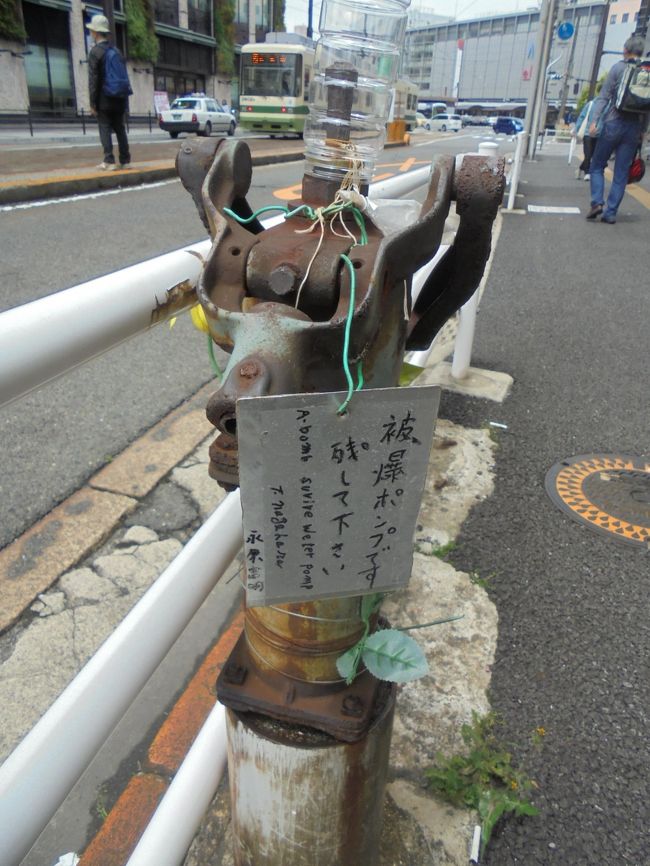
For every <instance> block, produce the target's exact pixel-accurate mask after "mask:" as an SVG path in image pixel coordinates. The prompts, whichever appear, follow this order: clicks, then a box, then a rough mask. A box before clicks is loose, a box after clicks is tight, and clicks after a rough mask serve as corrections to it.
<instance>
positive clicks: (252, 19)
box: [248, 0, 257, 42]
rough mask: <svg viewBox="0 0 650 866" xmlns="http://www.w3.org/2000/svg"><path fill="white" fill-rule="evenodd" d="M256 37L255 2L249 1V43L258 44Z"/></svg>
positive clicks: (253, 0)
mask: <svg viewBox="0 0 650 866" xmlns="http://www.w3.org/2000/svg"><path fill="white" fill-rule="evenodd" d="M255 36H256V33H255V0H248V41H249V42H257V39H256V38H255Z"/></svg>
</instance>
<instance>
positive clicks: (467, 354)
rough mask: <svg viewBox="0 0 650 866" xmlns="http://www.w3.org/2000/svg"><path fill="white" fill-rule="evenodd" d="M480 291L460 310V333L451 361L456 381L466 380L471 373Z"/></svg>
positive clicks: (452, 372)
mask: <svg viewBox="0 0 650 866" xmlns="http://www.w3.org/2000/svg"><path fill="white" fill-rule="evenodd" d="M478 297H479V290H478V289H477V290H476V291H475V292H474V294H473V295H472V297H471V298H470V299H469V301H466V302H465V303H464V304H463V306H462V307H461V308H460V316H459V319H458V333H457V334H456V342H455V343H454V357H453V358H452V361H451V375H452V377H453V378H454V379H464V378H465V377H466V376H467V373H468V372H469V365H470V362H471V360H472V346H473V345H474V330H475V328H476V313H477V312H478Z"/></svg>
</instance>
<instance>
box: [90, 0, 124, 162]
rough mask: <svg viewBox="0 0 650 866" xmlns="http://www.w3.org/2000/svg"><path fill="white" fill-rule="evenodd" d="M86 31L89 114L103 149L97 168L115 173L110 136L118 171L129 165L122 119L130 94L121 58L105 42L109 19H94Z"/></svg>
mask: <svg viewBox="0 0 650 866" xmlns="http://www.w3.org/2000/svg"><path fill="white" fill-rule="evenodd" d="M86 27H87V28H88V30H89V31H90V36H91V38H92V40H93V42H94V43H95V44H94V45H93V47H92V48H91V49H90V52H89V54H88V89H89V91H90V113H91V114H92V115H93V116H96V117H97V124H98V126H99V139H100V141H101V143H102V147H103V148H104V160H103V162H101V163H100V164H99V165H98V166H97V167H98V168H100V169H101V170H102V171H115V169H116V168H117V166H116V165H115V157H114V156H113V133H115V138H116V139H117V147H118V151H119V159H120V166H119V167H120V168H124V166H126V165H128V164H129V163H130V162H131V154H130V152H129V140H128V138H127V134H126V127H125V125H124V116H125V114H126V111H127V109H128V105H129V94H131V93H132V92H133V91H132V90H131V86H130V84H129V80H128V76H127V75H126V68H125V67H124V61H123V60H122V55H121V54H120V53H119V51H118V50H117V48H114V47H113V46H112V45H111V44H110V42H109V41H108V34H109V33H110V27H109V24H108V18H106V16H104V15H93V17H92V19H91V21H90V24H87V25H86ZM116 55H117V56H116ZM107 58H110V63H111V67H110V70H107ZM120 77H121V78H122V83H121V84H120V83H119V79H120ZM124 79H125V80H124ZM116 82H118V83H117V84H116Z"/></svg>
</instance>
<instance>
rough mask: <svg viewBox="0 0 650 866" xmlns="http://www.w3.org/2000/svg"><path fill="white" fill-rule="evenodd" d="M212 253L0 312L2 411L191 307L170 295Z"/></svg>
mask: <svg viewBox="0 0 650 866" xmlns="http://www.w3.org/2000/svg"><path fill="white" fill-rule="evenodd" d="M430 173H431V169H430V167H426V168H421V169H417V170H416V171H412V172H407V173H405V174H402V175H398V176H396V177H393V178H390V179H388V180H384V181H381V182H380V183H376V184H372V185H371V187H370V195H371V196H372V197H373V198H399V197H400V196H403V195H406V194H407V193H409V192H412V191H413V190H415V189H417V188H418V187H420V186H423V185H424V184H425V183H427V181H428V178H429V175H430ZM281 221H282V217H275V218H271V219H268V220H264V221H263V225H264V226H265V227H266V228H268V227H269V226H271V225H274V224H276V223H278V222H281ZM209 249H210V241H209V240H205V241H200V242H199V243H196V244H192V245H191V246H188V247H184V248H183V249H180V250H176V251H174V252H172V253H166V254H165V255H162V256H158V257H157V258H154V259H149V260H148V261H145V262H140V263H139V264H137V265H132V266H131V267H128V268H124V269H122V270H120V271H115V272H114V273H111V274H107V275H106V276H104V277H98V278H97V279H95V280H89V281H88V282H86V283H81V284H80V285H78V286H73V287H72V288H69V289H64V290H63V291H60V292H55V293H54V294H52V295H48V296H47V297H45V298H39V299H38V300H36V301H31V302H30V303H28V304H23V305H22V306H20V307H14V308H13V309H10V310H6V311H5V312H3V313H0V406H2V405H4V404H6V403H10V402H12V401H13V400H17V399H19V398H20V397H23V396H24V395H25V394H28V393H29V392H30V391H34V390H36V389H37V388H40V387H41V386H42V385H45V384H46V383H47V382H51V381H53V380H54V379H57V378H58V377H59V376H62V375H64V374H65V373H67V372H68V371H69V370H73V369H74V368H75V367H78V366H80V365H81V364H84V363H86V362H87V361H90V360H91V359H92V358H95V357H97V356H98V355H101V354H103V353H104V352H107V351H108V350H109V349H112V348H113V347H114V346H117V345H119V344H120V343H122V342H124V341H125V340H128V339H130V338H131V337H134V336H136V335H137V334H140V333H142V332H144V331H146V330H148V329H149V328H151V327H152V326H153V325H156V324H159V323H160V322H164V321H167V320H168V319H169V318H170V317H171V316H174V315H176V314H177V313H178V312H180V311H181V310H183V309H187V308H188V307H190V306H192V305H193V304H194V303H195V302H196V297H195V294H194V292H192V291H189V292H185V293H184V292H180V293H176V298H177V301H178V303H177V304H176V305H175V306H171V305H169V304H168V301H169V293H170V290H172V289H173V288H174V287H175V286H178V285H180V284H181V283H185V282H186V281H189V284H190V285H191V286H194V285H195V284H196V281H197V279H198V277H199V274H200V271H201V258H200V257H201V256H205V255H207V253H208V251H209ZM192 252H193V253H198V254H199V255H198V256H197V255H193V254H192Z"/></svg>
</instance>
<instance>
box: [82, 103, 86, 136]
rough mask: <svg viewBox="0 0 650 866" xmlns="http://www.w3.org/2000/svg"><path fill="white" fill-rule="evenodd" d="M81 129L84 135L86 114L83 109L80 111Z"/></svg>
mask: <svg viewBox="0 0 650 866" xmlns="http://www.w3.org/2000/svg"><path fill="white" fill-rule="evenodd" d="M81 129H82V131H83V135H85V134H86V112H85V111H84V109H83V108H82V109H81Z"/></svg>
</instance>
